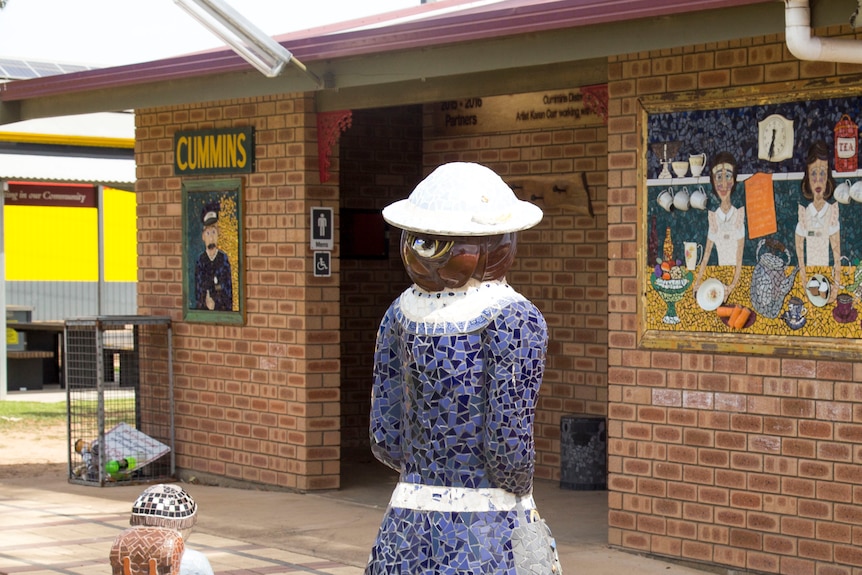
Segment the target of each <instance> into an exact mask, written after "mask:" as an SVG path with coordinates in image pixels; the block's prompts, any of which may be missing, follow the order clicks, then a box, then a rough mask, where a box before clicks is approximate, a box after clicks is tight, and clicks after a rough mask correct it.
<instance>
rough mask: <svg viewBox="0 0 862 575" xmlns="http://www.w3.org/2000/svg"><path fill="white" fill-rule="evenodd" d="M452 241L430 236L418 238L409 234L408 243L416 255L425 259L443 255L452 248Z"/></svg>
mask: <svg viewBox="0 0 862 575" xmlns="http://www.w3.org/2000/svg"><path fill="white" fill-rule="evenodd" d="M453 243H454V242H451V241H449V242H444V241H440V240H434V239H431V238H420V237H416V236H410V239H409V241H408V245H409V246H410V248H411V249H412V250H413V251H414V252H416V253H417V254H418V255H420V256H422V257H423V258H427V259H431V260H433V259H436V258H440V257H442V256H443V255H445V254H446V253H447V252H448V251H449V250H450V249H452V244H453Z"/></svg>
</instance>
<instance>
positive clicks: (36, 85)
mask: <svg viewBox="0 0 862 575" xmlns="http://www.w3.org/2000/svg"><path fill="white" fill-rule="evenodd" d="M773 1H774V0H769V1H767V0H501V1H499V2H493V3H487V2H476V1H473V2H471V1H465V0H453V1H451V2H437V3H433V4H427V5H424V6H422V7H421V9H417V8H413V9H406V10H401V11H396V12H392V13H389V14H387V15H384V16H381V17H378V18H377V19H371V20H374V22H367V21H366V22H365V23H364V24H363V23H362V22H363V21H365V20H368V19H363V20H360V21H357V20H354V21H350V22H347V23H343V24H340V25H333V26H329V27H322V28H315V29H311V30H306V31H302V32H297V33H292V34H287V35H284V36H278V37H277V39H278V40H279V41H280V42H281V43H282V44H284V45H285V46H286V47H287V48H288V49H290V50H291V52H293V53H294V54H295V55H296V57H297V58H299V59H300V60H301V61H302V62H303V63H305V64H306V65H308V64H313V63H314V62H320V61H324V60H327V59H335V58H346V57H351V56H361V55H370V54H383V53H387V52H397V51H400V50H408V49H416V48H428V47H435V46H444V45H447V44H457V43H463V42H471V41H477V40H484V39H489V38H498V37H504V36H513V35H519V34H529V33H536V32H542V31H549V30H559V29H569V28H578V27H584V26H591V25H596V24H606V23H612V22H623V21H636V20H639V19H644V18H658V17H665V16H671V15H675V14H684V13H695V12H699V11H704V10H712V9H718V8H730V7H736V6H748V5H754V4H766V3H771V2H773ZM453 6H454V7H455V8H456V9H455V10H454V11H453V10H452V8H453ZM248 67H249V66H248V64H246V63H245V61H243V60H242V59H241V58H240V57H239V56H237V55H236V54H234V53H233V52H232V51H230V50H227V49H224V50H217V51H212V52H205V53H199V54H193V55H187V56H181V57H176V58H169V59H164V60H158V61H155V62H147V63H143V64H133V65H129V66H119V67H114V68H105V69H101V70H89V71H85V72H79V73H75V74H65V75H61V76H53V77H48V78H37V79H33V80H25V81H16V82H9V83H6V84H0V100H2V101H4V102H13V101H20V100H26V99H30V98H38V97H46V96H51V95H59V94H70V93H74V92H82V91H90V90H99V89H110V88H117V87H123V86H134V85H138V84H145V83H152V82H163V81H168V80H173V79H188V78H193V77H203V76H209V75H215V74H222V73H228V72H237V71H243V70H247V69H248Z"/></svg>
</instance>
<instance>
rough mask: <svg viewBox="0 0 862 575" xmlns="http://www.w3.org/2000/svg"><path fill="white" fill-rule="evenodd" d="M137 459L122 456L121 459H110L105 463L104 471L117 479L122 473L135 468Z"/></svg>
mask: <svg viewBox="0 0 862 575" xmlns="http://www.w3.org/2000/svg"><path fill="white" fill-rule="evenodd" d="M136 464H137V461H136V460H135V458H134V457H124V458H122V459H112V460H110V461H108V462H107V463H106V464H105V471H107V472H108V475H110V476H111V477H112V478H113V479H119V478H121V477H122V476H124V475H128V474H129V473H131V472H132V470H133V469H134V468H135V465H136Z"/></svg>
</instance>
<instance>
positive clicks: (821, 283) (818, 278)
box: [805, 274, 832, 307]
mask: <svg viewBox="0 0 862 575" xmlns="http://www.w3.org/2000/svg"><path fill="white" fill-rule="evenodd" d="M831 292H832V283H831V282H830V281H829V280H828V279H826V276H824V275H823V274H814V275H812V276H811V277H810V278H808V285H807V286H805V295H807V296H808V301H810V302H811V305H814V306H816V307H823V306H825V305H826V304H827V303H829V294H830V293H831Z"/></svg>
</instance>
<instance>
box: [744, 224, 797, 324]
mask: <svg viewBox="0 0 862 575" xmlns="http://www.w3.org/2000/svg"><path fill="white" fill-rule="evenodd" d="M764 247H766V248H768V249H767V250H765V251H763V253H761V250H763V248H764ZM789 264H790V252H789V251H787V248H786V247H784V244H783V243H781V242H779V241H777V240H772V239H766V238H764V239H761V240H760V242H758V244H757V265H756V266H755V267H754V273H753V274H752V276H751V305H752V307H753V308H754V311H756V312H757V313H758V314H760V315H761V316H763V317H767V318H770V319H775V318H776V317H778V315H779V313H781V308H782V307H783V306H784V298H785V297H787V294H788V293H789V292H790V289H791V288H792V287H793V282H794V281H795V280H796V274H797V273H799V268H798V267H797V268H794V269H793V271H792V272H791V273H790V275H787V274H786V272H785V268H787V266H788V265H789Z"/></svg>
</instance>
